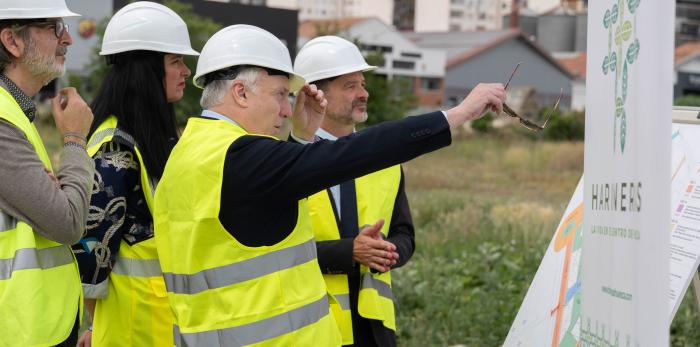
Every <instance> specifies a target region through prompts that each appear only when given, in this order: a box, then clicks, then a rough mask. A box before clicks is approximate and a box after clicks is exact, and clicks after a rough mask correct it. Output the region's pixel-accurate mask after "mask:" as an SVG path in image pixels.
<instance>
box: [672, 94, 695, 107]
mask: <svg viewBox="0 0 700 347" xmlns="http://www.w3.org/2000/svg"><path fill="white" fill-rule="evenodd" d="M673 104H674V105H676V106H700V95H686V96H682V97H680V98H678V99H676V100H674V101H673Z"/></svg>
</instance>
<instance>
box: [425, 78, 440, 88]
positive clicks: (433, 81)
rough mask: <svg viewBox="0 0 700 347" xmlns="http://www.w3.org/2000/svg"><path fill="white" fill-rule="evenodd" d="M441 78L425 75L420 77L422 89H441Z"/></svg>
mask: <svg viewBox="0 0 700 347" xmlns="http://www.w3.org/2000/svg"><path fill="white" fill-rule="evenodd" d="M440 81H441V80H440V79H439V78H430V77H424V78H421V79H420V89H423V90H440V84H441V83H440Z"/></svg>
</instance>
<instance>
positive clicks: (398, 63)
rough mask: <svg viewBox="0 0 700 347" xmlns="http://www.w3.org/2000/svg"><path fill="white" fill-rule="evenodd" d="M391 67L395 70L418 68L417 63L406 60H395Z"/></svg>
mask: <svg viewBox="0 0 700 347" xmlns="http://www.w3.org/2000/svg"><path fill="white" fill-rule="evenodd" d="M391 67H393V68H394V69H407V70H412V69H413V68H415V67H416V63H414V62H412V61H405V60H394V61H392V62H391Z"/></svg>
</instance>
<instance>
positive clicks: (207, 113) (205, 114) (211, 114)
mask: <svg viewBox="0 0 700 347" xmlns="http://www.w3.org/2000/svg"><path fill="white" fill-rule="evenodd" d="M202 117H204V118H212V119H218V120H225V121H227V122H229V123H231V124H233V125H235V126H238V127H241V128H243V127H242V126H241V125H240V124H238V123H236V122H235V121H234V120H233V119H231V118H228V117H226V116H224V115H223V114H220V113H217V112H214V111H210V110H203V111H202Z"/></svg>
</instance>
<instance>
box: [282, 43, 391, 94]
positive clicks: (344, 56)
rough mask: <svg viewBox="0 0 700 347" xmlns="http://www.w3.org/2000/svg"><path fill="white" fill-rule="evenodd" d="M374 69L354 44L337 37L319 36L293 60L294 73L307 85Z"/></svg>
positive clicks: (305, 46) (307, 44)
mask: <svg viewBox="0 0 700 347" xmlns="http://www.w3.org/2000/svg"><path fill="white" fill-rule="evenodd" d="M376 68H377V67H376V66H372V65H369V64H367V62H366V61H365V58H363V57H362V53H360V50H359V49H358V48H357V46H356V45H355V44H354V43H352V42H350V41H348V40H346V39H344V38H341V37H338V36H319V37H317V38H315V39H313V40H311V41H309V42H307V43H306V44H305V45H304V47H302V48H301V50H300V51H299V53H298V54H297V57H296V59H294V71H296V73H298V74H300V75H302V76H304V79H306V81H307V82H308V83H311V82H316V81H319V80H323V79H326V78H331V77H337V76H342V75H345V74H349V73H353V72H360V71H361V72H365V71H370V70H374V69H376Z"/></svg>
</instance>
